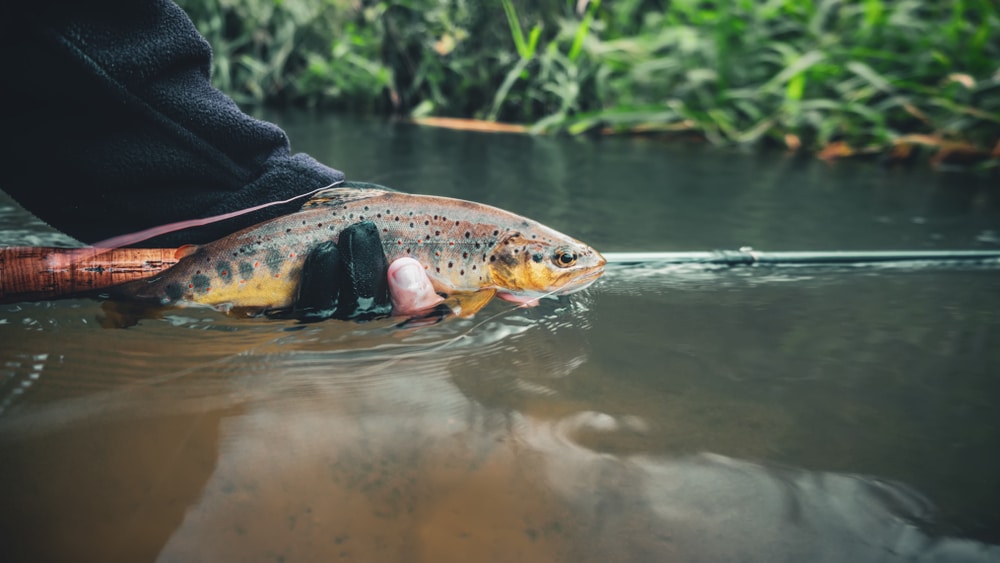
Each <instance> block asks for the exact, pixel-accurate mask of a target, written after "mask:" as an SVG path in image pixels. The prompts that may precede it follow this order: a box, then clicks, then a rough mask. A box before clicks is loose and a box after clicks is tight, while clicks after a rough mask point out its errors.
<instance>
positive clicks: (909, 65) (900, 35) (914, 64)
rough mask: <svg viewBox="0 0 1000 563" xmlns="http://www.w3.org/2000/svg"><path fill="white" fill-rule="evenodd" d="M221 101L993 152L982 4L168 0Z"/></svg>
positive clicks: (994, 53) (560, 127)
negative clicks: (194, 39) (199, 43)
mask: <svg viewBox="0 0 1000 563" xmlns="http://www.w3.org/2000/svg"><path fill="white" fill-rule="evenodd" d="M181 5H182V6H183V7H184V8H185V9H186V10H187V11H188V13H189V14H191V16H192V18H193V19H194V20H195V21H196V23H197V24H198V26H199V29H200V30H201V31H202V33H204V34H205V35H206V37H208V38H209V40H210V41H211V42H212V44H213V47H214V49H215V53H216V56H215V68H214V71H215V80H216V81H217V84H218V85H219V87H220V88H222V89H223V90H225V91H227V92H229V93H230V94H232V95H234V97H236V98H237V100H238V101H241V102H244V103H247V102H257V103H264V102H271V103H279V104H289V103H295V104H302V105H309V106H319V107H335V108H348V109H352V110H357V111H368V112H381V113H388V112H392V113H397V114H403V115H411V116H418V117H419V116H426V115H442V116H453V117H474V118H479V119H487V120H500V121H512V122H520V123H531V124H533V125H534V129H535V130H536V131H542V130H548V131H566V132H570V133H582V132H586V131H594V130H602V131H612V132H622V131H624V132H637V131H642V132H649V131H664V132H671V131H673V132H676V131H682V132H693V133H696V134H698V135H701V136H704V137H705V138H707V139H709V140H710V141H712V142H716V143H756V142H760V141H768V142H773V143H776V144H780V145H783V146H788V147H790V148H793V149H794V148H798V147H804V148H809V149H812V150H819V151H823V153H824V154H826V155H827V156H839V155H842V154H857V153H864V152H883V151H887V150H892V151H895V152H896V153H897V156H900V155H905V154H907V153H908V152H909V151H910V150H911V149H912V148H913V147H919V146H928V145H930V146H932V147H934V148H935V149H936V150H938V151H939V154H940V152H941V151H950V153H952V154H955V153H958V154H962V153H976V154H980V155H985V154H987V153H989V152H990V151H993V153H994V156H997V154H996V153H997V152H998V151H1000V146H998V144H997V143H998V139H1000V37H998V35H1000V31H998V30H1000V7H998V6H1000V5H998V4H997V3H995V2H994V1H993V0H954V1H952V2H935V1H931V0H894V1H889V0H859V1H851V2H848V1H846V0H811V1H798V0H768V1H761V2H758V1H754V0H726V1H724V2H709V1H705V0H617V1H615V2H610V1H608V2H604V3H602V2H601V0H589V1H588V0H577V1H570V0H565V1H559V0H539V1H535V2H528V1H527V0H498V1H497V2H476V1H473V0H400V1H396V2H386V1H379V0H353V2H348V0H183V1H182V2H181Z"/></svg>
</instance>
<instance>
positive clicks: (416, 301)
mask: <svg viewBox="0 0 1000 563" xmlns="http://www.w3.org/2000/svg"><path fill="white" fill-rule="evenodd" d="M388 278H389V293H390V294H391V295H392V312H393V314H395V315H413V314H416V313H421V312H424V311H427V310H429V309H432V308H434V307H435V306H437V305H438V304H440V303H441V302H443V301H444V298H443V297H441V296H440V295H438V294H437V293H435V292H434V286H433V285H431V280H430V278H428V277H427V272H426V271H425V270H424V267H423V266H421V265H420V263H419V262H417V261H416V260H414V259H413V258H399V259H397V260H396V261H394V262H393V263H392V264H390V265H389V274H388Z"/></svg>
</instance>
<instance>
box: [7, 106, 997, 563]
mask: <svg viewBox="0 0 1000 563" xmlns="http://www.w3.org/2000/svg"><path fill="white" fill-rule="evenodd" d="M271 119H273V120H275V121H277V122H278V123H280V124H281V125H282V126H283V127H285V128H286V130H287V131H288V132H289V134H290V136H291V138H292V139H293V148H294V149H295V150H297V151H305V152H309V153H310V154H312V155H313V156H315V157H317V158H318V159H320V160H322V161H325V162H328V163H330V164H332V165H334V166H337V167H339V168H341V169H344V170H345V171H346V172H347V174H348V178H350V179H352V180H364V181H372V182H378V183H382V184H385V185H388V186H391V187H394V188H397V189H401V190H404V191H413V192H419V193H433V194H437V195H446V196H455V197H462V198H466V199H472V200H477V201H482V202H485V203H490V204H493V205H497V206H500V207H504V208H507V209H510V210H512V211H515V212H518V213H522V214H524V215H528V216H530V217H532V218H534V219H538V220H540V221H542V222H543V223H545V224H548V225H550V226H552V227H554V228H556V229H558V230H561V231H563V232H566V233H567V234H570V235H572V236H575V237H577V238H579V239H581V240H584V241H586V242H587V243H589V244H592V245H593V246H595V247H596V248H598V249H599V250H602V251H606V252H610V251H655V250H665V251H678V250H708V249H715V248H726V249H732V248H737V247H739V246H742V245H752V246H754V247H756V248H759V249H763V250H805V249H809V250H813V249H814V250H830V249H848V250H868V249H871V250H875V249H878V250H884V249H932V248H954V249H995V248H997V246H998V244H1000V234H998V233H1000V192H998V191H997V190H996V188H995V187H993V186H992V185H991V184H992V183H991V182H990V181H989V179H983V178H977V177H974V176H968V175H963V174H959V173H953V172H940V171H929V170H913V169H887V168H882V167H879V166H878V165H876V164H874V163H866V162H844V163H836V164H832V165H831V164H827V163H823V162H819V161H815V160H811V159H798V158H794V157H790V156H786V155H782V154H774V153H768V154H765V155H759V154H744V153H739V152H726V151H720V150H715V149H710V148H707V147H700V146H691V145H674V144H668V143H662V142H659V141H652V140H646V139H599V140H584V139H562V138H534V137H525V136H514V135H488V134H479V133H466V132H456V131H446V130H435V129H425V128H419V127H415V126H412V125H405V124H389V123H382V122H373V121H362V120H353V119H345V118H339V117H324V118H316V117H313V116H303V115H280V116H271ZM60 240H62V239H60V237H58V236H56V235H53V234H52V233H51V231H50V230H48V229H47V228H46V227H45V226H44V225H41V224H39V223H37V222H36V221H33V220H32V219H31V218H30V216H28V215H27V214H25V213H24V212H23V211H22V210H20V209H18V208H16V207H15V206H13V205H12V204H11V203H10V202H9V200H8V199H7V198H6V196H4V195H2V194H0V244H53V243H57V242H59V241H60ZM998 286H1000V270H997V269H996V268H974V267H950V268H909V267H892V268H876V267H865V268H849V267H795V268H778V267H773V268H764V267H758V268H743V267H739V268H699V267H682V266H671V267H665V266H660V267H641V266H629V267H615V268H611V269H610V270H609V271H608V273H607V274H606V275H605V277H604V278H603V279H602V280H600V281H599V282H598V283H597V284H595V285H594V286H592V287H591V288H590V289H588V290H586V291H585V292H582V293H579V294H574V295H572V296H569V297H564V298H561V299H559V300H558V301H557V300H546V301H545V302H543V304H542V305H541V306H539V307H537V308H533V309H519V308H514V307H513V306H512V305H511V304H509V303H501V302H495V303H492V304H491V305H490V306H488V307H487V308H486V309H485V310H484V311H482V312H480V313H479V314H477V315H476V316H475V317H474V318H472V319H453V320H450V321H448V322H445V323H442V324H438V325H434V326H430V327H424V328H419V329H401V328H399V327H397V326H395V324H394V323H393V322H392V321H378V322H373V323H367V324H349V323H341V322H337V321H328V322H323V323H317V324H311V325H299V324H296V323H294V322H288V321H276V320H262V319H250V320H238V319H230V318H227V317H225V316H223V315H221V314H218V313H215V312H214V311H211V310H204V309H178V310H172V311H168V312H166V313H165V314H164V315H163V316H162V317H160V318H150V319H145V320H143V321H142V322H141V323H140V324H139V325H137V326H134V327H131V328H128V329H106V328H102V327H101V324H100V322H99V319H100V318H101V317H102V316H103V315H105V312H104V311H103V310H102V306H101V304H100V303H98V302H96V301H92V300H67V301H55V302H43V303H25V304H17V305H2V306H0V499H3V502H2V503H0V505H2V508H0V560H7V559H11V560H16V561H22V560H24V561H27V560H44V561H81V560H88V561H90V560H92V561H137V560H152V559H156V560H160V561H185V562H186V561H225V560H246V561H307V560H318V561H331V560H355V561H372V560H396V561H470V560H477V561H480V560H495V561H510V560H521V561H608V560H617V561H662V560H674V561H723V560H741V561H762V562H763V561H876V560H877V561H892V560H911V559H912V558H915V557H918V556H919V557H923V558H924V559H921V560H929V561H934V560H939V561H955V560H968V561H998V560H1000V547H997V546H998V545H1000V515H998V513H997V511H996V509H995V507H996V506H997V505H998V503H1000V480H998V479H997V478H996V475H998V474H1000V453H998V450H997V448H996V444H997V443H998V442H1000V417H998V416H997V415H996V403H997V400H998V397H1000V379H998V378H997V374H998V373H1000V350H998V346H997V343H998V342H1000V295H998V293H997V291H996V288H997V287H998ZM908 558H909V559H908Z"/></svg>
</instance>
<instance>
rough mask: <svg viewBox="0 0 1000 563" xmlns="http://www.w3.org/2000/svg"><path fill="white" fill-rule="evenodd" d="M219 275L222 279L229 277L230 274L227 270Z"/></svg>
mask: <svg viewBox="0 0 1000 563" xmlns="http://www.w3.org/2000/svg"><path fill="white" fill-rule="evenodd" d="M219 275H220V276H222V277H226V276H227V275H229V272H227V271H226V270H222V271H221V272H219Z"/></svg>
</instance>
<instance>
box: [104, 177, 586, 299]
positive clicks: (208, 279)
mask: <svg viewBox="0 0 1000 563" xmlns="http://www.w3.org/2000/svg"><path fill="white" fill-rule="evenodd" d="M362 221H371V222H373V223H374V224H375V226H376V227H377V228H378V231H379V234H380V236H381V239H382V245H383V248H384V249H385V253H386V256H387V257H388V259H389V261H390V262H391V261H393V260H395V259H397V258H400V257H404V256H410V257H412V258H414V259H416V260H417V261H418V262H420V263H421V264H422V265H423V266H424V268H425V269H426V270H427V274H428V276H429V277H430V279H431V282H432V284H433V285H434V289H435V291H437V292H439V293H442V294H445V295H446V296H453V295H456V294H465V295H467V296H470V295H472V294H474V295H475V296H474V297H470V298H467V299H465V300H464V302H460V303H459V306H460V308H461V311H460V314H463V315H467V314H472V313H474V312H475V311H476V310H478V309H479V308H481V307H482V306H484V305H485V304H486V303H487V302H488V301H489V300H490V298H492V297H493V296H494V295H497V296H499V297H501V298H503V299H506V300H509V301H513V302H516V303H524V304H531V303H533V302H535V301H536V300H537V299H538V298H540V297H544V296H548V295H563V294H567V293H571V292H573V291H577V290H579V289H582V288H584V287H586V286H588V285H590V284H591V283H592V282H593V281H594V280H596V279H597V278H598V277H600V276H601V274H602V273H603V272H604V264H605V260H604V258H603V257H602V256H601V255H600V254H599V253H598V252H597V251H596V250H594V249H593V248H590V247H589V246H587V245H585V244H583V243H582V242H579V241H577V240H574V239H572V238H570V237H568V236H566V235H564V234H562V233H559V232H557V231H555V230H553V229H550V228H548V227H546V226H544V225H542V224H540V223H538V222H536V221H532V220H530V219H527V218H524V217H521V216H518V215H515V214H513V213H510V212H507V211H504V210H501V209H497V208H495V207H491V206H488V205H483V204H479V203H473V202H469V201H463V200H458V199H451V198H445V197H437V196H427V195H413V194H406V193H400V192H393V191H383V190H373V189H356V188H332V189H328V190H324V191H322V192H319V193H318V194H317V195H316V196H314V197H313V198H312V199H311V200H309V201H308V202H307V203H306V204H305V205H304V206H303V207H302V209H301V210H300V211H298V212H296V213H292V214H289V215H285V216H282V217H278V218H275V219H272V220H270V221H266V222H264V223H260V224H258V225H255V226H252V227H249V228H247V229H244V230H242V231H238V232H236V233H233V234H232V235H229V236H226V237H224V238H222V239H219V240H217V241H214V242H211V243H208V244H205V245H201V246H197V247H182V249H180V250H179V252H180V253H181V257H180V259H179V261H178V262H177V264H175V265H174V266H172V267H170V268H168V269H166V270H164V271H163V273H162V274H161V275H157V276H155V277H152V278H148V279H145V280H139V281H134V282H130V283H128V284H125V285H123V286H120V288H119V289H118V290H117V291H115V292H114V295H116V296H119V297H125V298H129V299H139V300H149V301H154V302H156V303H159V304H161V305H170V304H185V303H199V304H204V305H210V306H214V307H216V308H220V309H224V310H229V309H231V308H239V309H245V308H246V309H256V310H274V309H284V308H288V307H290V306H291V305H292V302H293V299H294V298H295V294H296V290H297V287H298V281H299V277H300V274H301V270H302V265H303V262H304V261H305V258H306V255H307V254H308V253H309V251H310V249H311V248H313V247H314V246H315V245H316V244H318V243H320V242H323V241H330V240H332V241H336V240H337V236H338V233H340V232H341V231H342V230H343V229H344V228H345V227H347V226H348V225H350V224H352V223H358V222H362Z"/></svg>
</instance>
